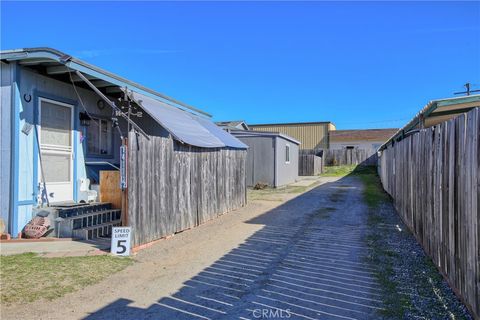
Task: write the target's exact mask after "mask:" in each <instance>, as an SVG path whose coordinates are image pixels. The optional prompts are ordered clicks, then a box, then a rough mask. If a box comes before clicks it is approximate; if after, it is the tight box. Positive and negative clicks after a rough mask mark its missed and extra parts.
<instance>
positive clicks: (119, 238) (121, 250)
mask: <svg viewBox="0 0 480 320" xmlns="http://www.w3.org/2000/svg"><path fill="white" fill-rule="evenodd" d="M131 235H132V228H131V227H113V228H112V245H111V249H110V252H111V253H113V254H114V255H117V256H129V255H130V238H131Z"/></svg>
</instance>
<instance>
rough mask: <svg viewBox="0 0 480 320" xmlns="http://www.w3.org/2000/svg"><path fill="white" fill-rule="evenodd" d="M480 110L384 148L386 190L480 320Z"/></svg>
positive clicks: (381, 165)
mask: <svg viewBox="0 0 480 320" xmlns="http://www.w3.org/2000/svg"><path fill="white" fill-rule="evenodd" d="M479 113H480V112H479V108H476V109H474V110H472V111H470V112H468V113H466V114H464V115H461V116H459V117H457V118H455V119H452V120H449V121H447V122H444V123H442V124H440V125H438V126H436V127H431V128H428V129H423V130H421V131H420V132H418V133H416V134H413V135H411V136H409V137H406V138H404V139H403V140H401V141H400V142H397V143H395V144H394V146H393V147H392V146H389V147H388V148H387V149H385V150H384V151H383V152H382V154H381V156H380V159H379V168H378V171H379V175H380V177H381V180H382V184H383V187H384V188H385V190H386V191H387V192H388V193H389V194H390V195H391V196H392V197H393V200H394V204H395V207H396V209H397V211H398V212H399V214H400V216H401V217H402V218H403V220H404V221H405V223H406V224H407V226H408V227H409V228H410V230H411V231H412V232H413V233H414V234H415V236H416V237H417V239H418V241H419V242H420V243H421V244H422V245H423V247H424V249H425V251H426V252H427V253H428V254H429V255H430V256H431V257H432V259H433V261H434V263H435V264H436V265H437V267H438V268H439V269H440V270H442V272H443V273H444V274H445V276H446V278H447V279H448V280H449V282H450V284H451V285H452V286H453V287H454V289H455V291H456V292H457V293H458V294H459V295H460V296H461V297H462V298H463V300H464V301H465V303H466V304H467V305H469V307H470V309H471V310H472V311H473V313H474V314H475V317H476V318H477V319H480V248H479V242H480V223H479V220H480V206H479V203H480V193H479V191H480V190H479V186H480V176H479V172H480V156H479V149H480V145H479V144H480V138H479V135H480V115H479Z"/></svg>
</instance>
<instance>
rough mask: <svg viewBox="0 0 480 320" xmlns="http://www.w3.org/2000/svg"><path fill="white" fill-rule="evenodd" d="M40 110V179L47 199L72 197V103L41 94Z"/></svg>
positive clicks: (56, 200)
mask: <svg viewBox="0 0 480 320" xmlns="http://www.w3.org/2000/svg"><path fill="white" fill-rule="evenodd" d="M39 113H40V115H39V119H40V130H39V141H40V153H41V164H40V162H39V166H40V167H39V175H38V176H39V182H42V183H43V178H44V179H45V182H46V188H47V194H48V199H49V201H50V202H62V201H73V106H72V105H68V104H64V103H60V102H57V101H53V100H48V99H44V98H40V101H39ZM42 166H43V175H44V177H42Z"/></svg>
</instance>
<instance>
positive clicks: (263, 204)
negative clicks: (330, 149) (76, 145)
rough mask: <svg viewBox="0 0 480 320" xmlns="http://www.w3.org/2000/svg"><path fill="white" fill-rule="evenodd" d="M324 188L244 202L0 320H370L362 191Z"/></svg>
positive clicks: (350, 181)
mask: <svg viewBox="0 0 480 320" xmlns="http://www.w3.org/2000/svg"><path fill="white" fill-rule="evenodd" d="M324 179H327V181H324V182H325V183H324V184H322V185H321V186H319V187H316V188H315V189H312V190H310V191H308V192H306V193H304V194H302V195H300V196H298V197H296V198H293V197H294V194H283V195H281V196H280V199H279V198H278V197H279V196H278V195H276V196H275V197H274V198H272V199H269V200H267V201H261V200H255V201H252V202H250V204H249V205H248V206H247V207H246V208H243V209H241V210H238V211H236V212H233V213H230V214H227V215H224V216H222V217H220V218H219V219H217V220H215V221H211V222H209V223H207V224H205V225H202V226H200V227H198V228H196V229H193V230H189V231H186V232H183V233H181V234H178V235H176V236H174V237H173V238H171V239H168V240H166V241H161V242H159V243H157V244H156V245H154V246H152V247H150V248H148V249H145V250H143V251H141V252H140V253H139V254H138V255H137V256H136V257H135V259H136V260H137V263H135V264H134V265H133V266H131V267H129V268H127V269H125V270H123V271H121V272H119V273H117V274H115V275H113V276H112V277H110V278H108V279H106V280H105V281H102V282H100V283H98V284H96V285H94V286H90V287H88V288H85V289H83V290H81V291H79V292H76V293H72V294H68V295H66V296H64V297H62V298H60V299H57V300H55V301H52V302H49V303H45V302H36V303H32V304H29V305H24V306H16V307H14V308H12V307H9V308H4V310H3V311H2V317H4V319H259V318H262V319H282V318H291V319H372V318H379V315H378V313H377V312H378V311H381V309H382V308H383V305H382V293H381V291H382V290H381V288H380V285H379V284H378V282H377V281H376V279H375V273H376V272H377V269H376V267H375V266H373V265H371V264H370V263H368V262H367V259H366V257H367V256H368V255H369V252H370V250H371V249H370V248H369V246H368V245H367V244H366V243H367V242H366V241H365V236H366V234H367V232H368V228H369V227H368V223H367V219H368V216H367V212H368V208H367V207H366V205H365V204H364V202H363V199H362V188H363V185H362V182H361V181H360V180H359V179H358V178H355V177H346V178H342V179H338V178H324ZM292 198H293V199H292ZM287 199H291V200H289V201H286V202H283V203H281V202H279V200H287Z"/></svg>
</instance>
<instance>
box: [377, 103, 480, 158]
mask: <svg viewBox="0 0 480 320" xmlns="http://www.w3.org/2000/svg"><path fill="white" fill-rule="evenodd" d="M477 107H480V95H479V94H477V95H470V96H463V97H455V98H446V99H438V100H432V101H430V102H429V103H428V104H427V105H426V106H425V107H424V108H423V109H422V110H421V111H420V112H419V113H418V114H417V115H416V116H415V117H414V118H413V119H412V120H410V121H409V122H408V123H407V124H406V125H405V126H403V127H402V128H401V129H399V130H398V131H397V133H395V134H394V135H393V136H392V137H391V138H390V139H388V141H386V142H385V143H384V144H383V145H381V146H380V148H379V151H382V150H383V149H385V148H387V146H388V145H389V144H393V143H394V142H395V141H400V140H402V139H403V137H405V136H407V135H409V134H412V133H415V132H417V131H418V130H421V129H424V128H429V127H433V126H435V125H438V124H439V123H442V122H445V121H448V120H450V119H452V118H455V117H457V116H459V115H461V114H463V113H466V112H468V111H470V110H472V109H473V108H477Z"/></svg>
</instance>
